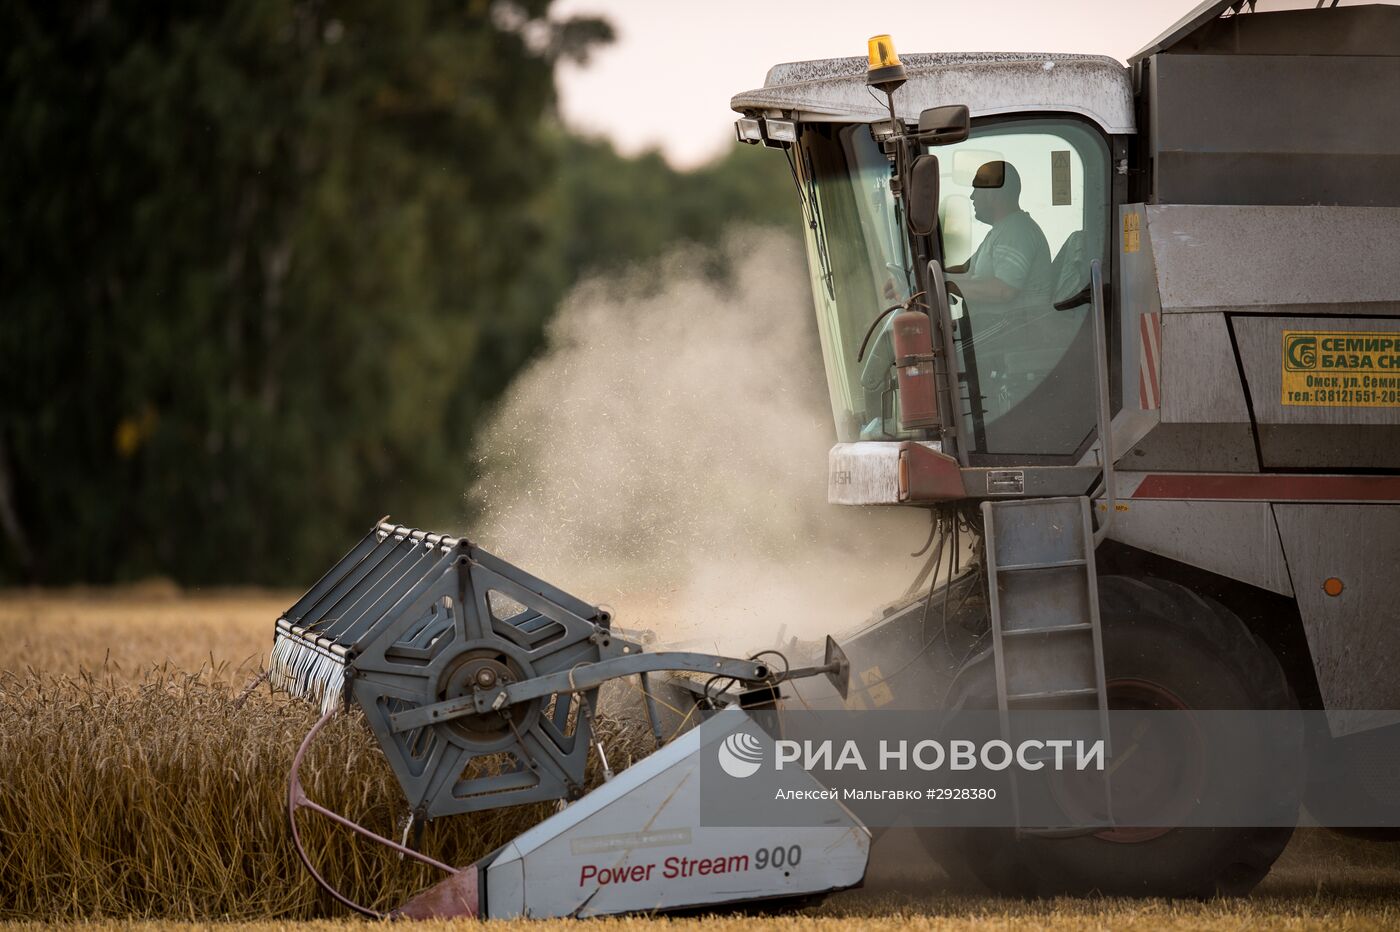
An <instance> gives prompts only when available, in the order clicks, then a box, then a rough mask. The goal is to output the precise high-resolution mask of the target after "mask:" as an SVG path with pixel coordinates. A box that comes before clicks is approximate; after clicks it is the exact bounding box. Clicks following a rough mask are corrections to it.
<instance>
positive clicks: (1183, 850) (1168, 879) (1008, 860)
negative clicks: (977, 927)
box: [926, 576, 1303, 897]
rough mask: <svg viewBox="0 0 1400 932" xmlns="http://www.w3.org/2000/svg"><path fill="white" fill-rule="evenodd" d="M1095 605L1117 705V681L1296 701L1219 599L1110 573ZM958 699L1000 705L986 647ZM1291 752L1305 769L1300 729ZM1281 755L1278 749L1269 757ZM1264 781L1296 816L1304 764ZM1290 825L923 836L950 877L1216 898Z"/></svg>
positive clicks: (1184, 697) (1187, 702) (1224, 699)
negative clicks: (1290, 778) (1293, 778)
mask: <svg viewBox="0 0 1400 932" xmlns="http://www.w3.org/2000/svg"><path fill="white" fill-rule="evenodd" d="M1099 606H1100V616H1101V618H1102V622H1103V632H1104V637H1103V643H1104V667H1105V673H1106V675H1107V680H1108V684H1109V705H1110V708H1113V707H1125V706H1127V705H1130V703H1129V702H1125V701H1124V698H1123V697H1124V696H1125V695H1129V694H1127V693H1125V692H1124V691H1123V690H1122V688H1121V687H1118V686H1115V684H1132V687H1131V688H1134V689H1143V688H1159V689H1160V690H1161V692H1162V694H1163V695H1166V696H1170V697H1171V698H1172V702H1174V703H1177V704H1179V706H1180V707H1181V708H1186V709H1198V710H1208V709H1294V708H1297V700H1296V699H1295V697H1294V695H1293V693H1292V690H1291V689H1290V688H1289V685H1288V682H1287V680H1286V679H1285V677H1284V673H1283V670H1282V668H1281V667H1280V665H1279V663H1278V660H1277V659H1276V658H1275V657H1274V655H1273V653H1272V652H1271V651H1270V650H1269V649H1268V647H1266V646H1265V645H1264V644H1263V643H1262V642H1260V641H1259V640H1258V639H1257V638H1255V637H1254V636H1253V635H1252V634H1251V633H1250V631H1249V629H1248V628H1247V627H1246V626H1245V625H1244V623H1243V622H1242V621H1241V620H1240V619H1239V617H1238V616H1236V615H1235V614H1234V613H1232V612H1231V611H1230V610H1229V609H1227V608H1225V607H1224V606H1222V605H1220V604H1219V603H1217V602H1215V601H1213V600H1210V599H1206V598H1203V597H1201V596H1200V595H1198V594H1196V593H1194V592H1192V591H1191V590H1189V589H1187V588H1185V587H1183V586H1180V585H1177V584H1176V583H1172V582H1168V581H1166V580H1161V579H1135V578H1128V577H1124V576H1105V577H1102V578H1100V580H1099ZM1141 684H1148V685H1147V687H1143V686H1142V685H1141ZM950 700H951V701H950V706H951V707H952V708H955V709H956V708H959V707H961V708H967V709H979V708H981V709H986V708H996V687H995V678H994V673H993V670H992V664H991V662H990V651H989V652H987V654H986V655H984V656H983V657H979V658H977V659H976V660H974V661H972V662H971V663H969V664H968V665H967V666H966V667H965V668H964V670H963V672H962V673H960V674H959V676H958V681H957V682H956V683H955V685H954V687H953V691H952V695H951V696H950ZM1137 707H1141V706H1137ZM1293 753H1294V749H1293V748H1291V747H1290V748H1287V749H1286V752H1285V754H1286V757H1287V759H1291V760H1296V762H1297V766H1295V767H1293V768H1292V769H1293V771H1294V772H1297V771H1300V770H1301V764H1302V756H1303V750H1302V739H1301V735H1300V736H1299V740H1298V746H1297V749H1296V758H1295V757H1294V756H1293ZM1279 759H1280V758H1279V755H1278V753H1277V752H1274V753H1273V754H1272V758H1271V760H1272V764H1271V765H1270V766H1277V762H1278V761H1279ZM1207 779H1208V778H1207ZM1260 785H1261V786H1269V787H1271V788H1272V789H1271V790H1270V791H1269V792H1271V793H1272V794H1273V796H1274V798H1272V799H1269V800H1268V803H1269V804H1270V806H1271V807H1272V808H1273V811H1274V812H1276V813H1280V814H1282V816H1283V817H1284V819H1286V818H1287V817H1288V815H1289V814H1290V813H1291V814H1292V816H1293V817H1294V818H1296V813H1297V810H1298V808H1299V805H1300V800H1301V797H1302V791H1303V786H1302V779H1301V774H1300V775H1299V779H1298V780H1297V782H1296V786H1294V785H1292V784H1288V785H1282V784H1280V782H1279V781H1276V780H1273V781H1266V780H1262V779H1261V781H1260ZM1204 791H1205V792H1210V793H1227V792H1230V790H1228V789H1227V788H1225V787H1223V786H1217V787H1212V786H1209V785H1207V786H1205V787H1204ZM1256 801H1257V797H1256ZM1284 819H1280V821H1282V820H1284ZM1291 824H1292V822H1291V821H1290V822H1289V825H1290V826H1291ZM1134 832H1136V834H1134ZM1292 834H1293V829H1292V828H1291V827H1288V828H1279V827H1274V828H1173V829H1164V830H1155V831H1152V830H1115V831H1111V832H1103V833H1098V834H1083V835H1078V836H1073V837H1068V838H1064V837H1058V838H1056V837H1037V836H1034V835H1022V836H1021V837H1019V838H1018V837H1017V835H1016V833H1015V831H1014V830H1012V829H1000V828H976V829H944V830H932V831H929V832H928V833H927V835H926V843H927V844H928V845H929V848H930V852H931V853H932V854H933V855H934V856H935V857H937V858H939V859H940V861H941V862H942V863H943V864H944V866H945V869H946V870H948V873H949V874H950V876H953V877H959V876H963V875H967V874H970V875H972V876H975V877H976V878H977V879H978V880H979V881H980V882H981V883H982V884H983V885H984V886H986V887H987V888H988V889H990V890H991V891H992V892H994V893H998V894H1001V895H1007V896H1059V895H1070V896H1085V895H1093V894H1106V895H1116V896H1166V897H1210V896H1217V895H1221V896H1242V895H1244V894H1246V893H1248V892H1249V891H1250V890H1252V889H1253V888H1254V887H1255V886H1256V885H1257V884H1258V883H1259V881H1260V880H1262V879H1263V878H1264V876H1265V875H1266V874H1267V873H1268V872H1269V868H1270V867H1271V866H1272V865H1273V863H1274V861H1275V860H1276V859H1277V858H1278V856H1279V855H1280V854H1281V853H1282V852H1283V849H1284V846H1285V845H1287V843H1288V840H1289V838H1290V837H1291V836H1292ZM950 865H951V866H950Z"/></svg>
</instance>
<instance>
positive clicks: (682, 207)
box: [559, 139, 799, 274]
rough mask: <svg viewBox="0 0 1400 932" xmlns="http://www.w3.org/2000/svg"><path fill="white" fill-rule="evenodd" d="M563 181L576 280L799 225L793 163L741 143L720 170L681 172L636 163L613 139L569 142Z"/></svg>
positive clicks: (716, 166)
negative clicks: (739, 232)
mask: <svg viewBox="0 0 1400 932" xmlns="http://www.w3.org/2000/svg"><path fill="white" fill-rule="evenodd" d="M559 177H560V183H561V185H562V186H563V188H564V191H565V202H566V204H567V206H568V208H569V210H570V212H571V217H570V221H571V223H572V225H573V226H574V228H575V230H576V231H577V232H576V233H575V235H572V236H570V237H569V238H568V244H567V252H566V257H567V261H568V267H569V269H570V271H571V272H573V273H574V274H579V273H582V272H586V271H589V270H616V269H617V268H618V267H620V266H622V265H626V264H629V263H633V262H638V261H642V260H646V259H651V258H654V257H656V256H659V255H661V254H662V253H664V252H666V251H667V250H669V249H671V248H673V247H674V246H675V244H676V243H678V242H692V243H700V244H703V245H715V244H717V243H718V242H719V239H720V236H721V234H722V233H723V231H724V230H725V228H726V227H727V226H729V225H730V224H731V223H736V222H737V223H743V224H754V225H767V226H775V227H787V228H790V229H796V225H797V223H798V221H799V211H798V206H797V203H798V202H797V198H796V196H795V194H794V192H793V181H792V174H791V170H790V169H789V168H788V164H787V161H786V160H785V159H784V158H783V155H782V153H780V152H776V151H774V150H771V149H764V148H762V147H757V146H745V145H739V144H738V143H735V144H734V146H733V147H732V148H731V149H730V150H729V152H728V153H727V154H726V155H725V156H724V157H723V158H721V159H718V160H717V161H715V162H714V163H712V164H710V165H707V166H704V167H702V168H699V169H696V170H694V171H690V172H677V171H675V170H673V169H672V168H670V166H668V165H667V164H666V161H665V159H663V158H662V157H661V155H660V154H659V153H656V152H648V153H645V154H643V155H640V156H638V157H636V158H631V159H629V158H624V157H623V156H620V155H618V153H617V152H616V150H614V149H613V147H612V145H611V143H609V142H607V141H606V140H600V139H569V140H566V141H565V144H564V147H563V152H562V155H561V157H560V162H559Z"/></svg>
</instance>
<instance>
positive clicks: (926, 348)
mask: <svg viewBox="0 0 1400 932" xmlns="http://www.w3.org/2000/svg"><path fill="white" fill-rule="evenodd" d="M891 330H892V335H893V337H894V364H895V370H896V374H897V377H898V380H899V426H900V427H901V428H902V429H904V430H914V429H922V428H931V427H938V426H939V424H940V423H941V422H940V420H939V417H938V389H937V384H936V381H935V379H934V370H933V321H931V320H930V319H929V316H928V314H926V313H924V312H923V311H918V310H914V309H912V308H909V309H906V310H903V311H901V312H899V313H898V314H896V315H895V317H894V321H893V323H892V325H891Z"/></svg>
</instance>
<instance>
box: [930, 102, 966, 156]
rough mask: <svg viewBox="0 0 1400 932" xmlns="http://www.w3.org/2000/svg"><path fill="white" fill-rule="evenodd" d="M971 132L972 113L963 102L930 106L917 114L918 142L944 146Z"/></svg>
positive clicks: (962, 138) (959, 140) (959, 139)
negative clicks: (943, 105)
mask: <svg viewBox="0 0 1400 932" xmlns="http://www.w3.org/2000/svg"><path fill="white" fill-rule="evenodd" d="M971 132H972V114H971V112H970V111H969V110H968V109H967V106H966V105H965V104H949V105H947V106H945V107H930V108H929V109H927V110H925V111H924V112H923V113H921V114H919V133H918V138H919V142H920V143H922V144H923V145H926V146H946V145H949V144H950V143H954V142H962V141H963V140H964V139H966V138H967V136H968V134H969V133H971Z"/></svg>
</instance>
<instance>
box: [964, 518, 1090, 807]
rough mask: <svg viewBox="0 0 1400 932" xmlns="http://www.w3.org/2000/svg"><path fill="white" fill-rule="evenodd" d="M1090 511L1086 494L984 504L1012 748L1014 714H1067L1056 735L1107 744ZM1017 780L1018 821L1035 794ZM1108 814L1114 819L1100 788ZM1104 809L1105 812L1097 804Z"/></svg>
mask: <svg viewBox="0 0 1400 932" xmlns="http://www.w3.org/2000/svg"><path fill="white" fill-rule="evenodd" d="M1091 508H1092V504H1091V503H1090V501H1089V499H1088V498H1087V497H1085V496H1076V497H1066V498H1039V499H1008V500H1002V501H988V502H983V503H982V521H983V526H984V534H985V537H984V539H985V540H986V548H987V558H986V568H987V583H988V585H987V589H988V599H989V603H990V609H991V617H992V655H993V660H994V664H995V668H996V680H997V707H998V709H999V710H1000V713H1001V731H1002V737H1003V739H1004V740H1006V741H1007V742H1009V743H1011V744H1012V745H1013V746H1015V745H1017V744H1019V742H1020V741H1021V740H1023V739H1024V738H1027V737H1041V738H1043V737H1045V736H1044V735H1038V734H1037V735H1032V734H1022V733H1021V732H1023V731H1026V726H1025V723H1019V724H1020V726H1021V727H1016V726H1017V725H1018V723H1017V722H1015V721H1013V720H1012V717H1011V714H1010V713H1011V712H1012V711H1016V710H1034V709H1047V710H1049V709H1054V710H1061V709H1070V710H1075V711H1079V712H1083V713H1094V712H1096V713H1097V715H1089V714H1081V715H1077V716H1075V717H1073V720H1072V721H1071V722H1067V723H1066V724H1067V725H1068V726H1070V730H1069V731H1068V732H1063V733H1057V734H1055V737H1073V738H1076V739H1078V740H1085V741H1092V740H1097V739H1099V738H1102V739H1103V740H1104V742H1105V756H1106V757H1107V755H1108V754H1110V753H1111V751H1112V748H1111V746H1110V745H1109V744H1108V738H1109V729H1108V693H1107V690H1106V688H1105V681H1104V666H1103V632H1102V629H1101V627H1100V624H1099V593H1098V574H1097V573H1096V571H1095V567H1094V531H1093V525H1092V523H1091V519H1090V509H1091ZM1024 781H1025V778H1024V777H1022V776H1020V775H1018V774H1015V773H1014V772H1013V774H1012V786H1011V789H1012V794H1013V802H1014V803H1015V805H1016V811H1017V821H1018V824H1019V823H1020V813H1021V810H1022V797H1023V796H1024V795H1025V794H1026V793H1027V792H1035V790H1034V789H1029V790H1028V788H1027V787H1026V786H1025V785H1024ZM1103 794H1104V799H1103V801H1102V810H1101V813H1102V816H1103V818H1104V820H1105V824H1107V820H1108V819H1109V817H1110V815H1111V809H1110V806H1109V803H1110V801H1109V798H1108V784H1107V781H1106V780H1105V781H1103ZM1095 809H1096V810H1097V809H1098V807H1097V806H1096V807H1095Z"/></svg>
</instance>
